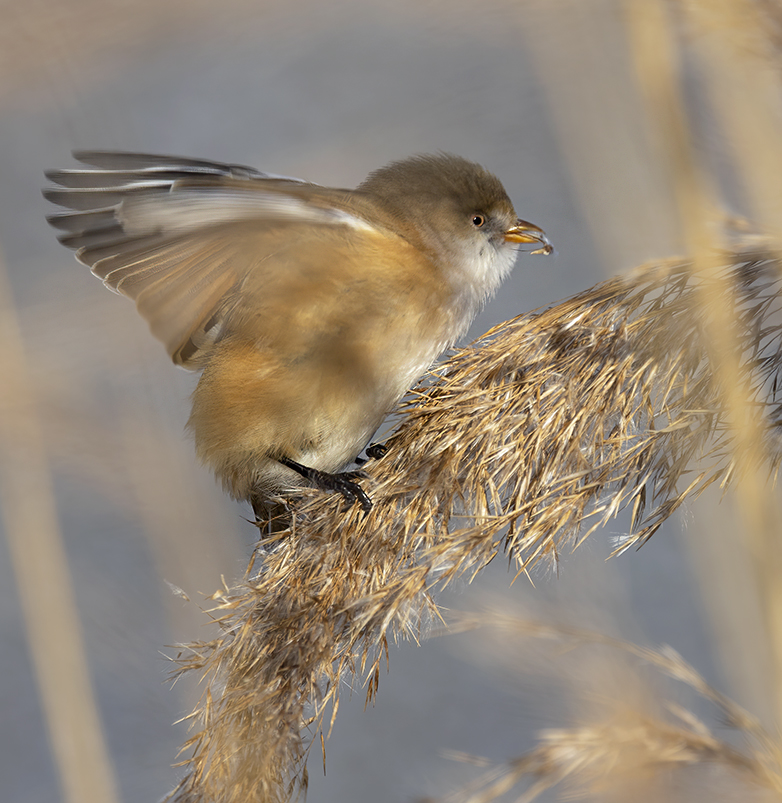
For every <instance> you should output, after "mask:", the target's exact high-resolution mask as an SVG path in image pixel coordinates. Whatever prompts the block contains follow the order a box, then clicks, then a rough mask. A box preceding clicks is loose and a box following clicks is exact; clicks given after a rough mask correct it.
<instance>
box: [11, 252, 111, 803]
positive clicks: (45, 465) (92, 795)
mask: <svg viewBox="0 0 782 803" xmlns="http://www.w3.org/2000/svg"><path fill="white" fill-rule="evenodd" d="M0 366H1V368H0V376H2V384H3V387H2V392H0V500H1V501H2V505H1V506H0V507H1V508H2V518H3V526H4V529H5V533H6V539H7V541H8V547H9V552H10V555H11V561H12V564H13V569H14V574H15V576H16V583H17V589H18V593H19V598H20V601H21V604H22V610H23V612H24V616H25V620H26V628H27V635H28V644H29V647H30V653H31V656H32V662H33V666H34V669H35V673H36V677H37V680H38V688H39V691H40V695H41V698H42V702H43V710H44V715H45V718H46V725H47V729H48V731H49V738H50V741H51V745H52V750H53V754H54V758H55V763H56V765H57V769H58V770H59V775H60V783H61V785H62V791H63V799H64V800H65V801H67V803H114V801H117V800H118V797H117V791H116V790H117V785H116V782H115V779H114V775H113V769H112V765H111V761H110V759H109V754H108V750H107V748H106V744H105V740H104V738H103V732H102V728H101V724H100V717H99V713H98V708H97V704H96V701H95V697H94V693H93V689H92V684H91V680H90V672H89V668H88V663H87V658H86V655H85V650H84V639H83V636H82V630H81V624H80V621H79V614H78V611H77V607H76V600H75V596H74V591H73V587H72V583H71V577H70V573H69V571H68V561H67V557H66V552H65V547H64V545H63V542H62V536H61V532H60V527H59V523H58V518H57V510H56V506H55V500H54V494H53V489H52V480H51V473H50V468H49V458H48V450H47V446H46V441H45V437H44V434H43V431H42V427H41V422H40V420H39V414H38V404H37V399H36V394H35V390H34V387H33V382H32V379H31V377H30V375H29V371H28V368H27V362H26V355H25V351H24V345H23V342H22V336H21V332H20V330H19V322H18V319H17V317H16V311H15V308H14V304H13V300H12V298H11V290H10V286H9V283H8V278H7V273H6V270H5V264H4V261H3V258H2V254H0Z"/></svg>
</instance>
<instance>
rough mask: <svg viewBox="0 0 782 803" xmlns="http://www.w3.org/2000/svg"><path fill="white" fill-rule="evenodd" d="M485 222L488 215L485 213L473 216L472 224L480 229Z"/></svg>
mask: <svg viewBox="0 0 782 803" xmlns="http://www.w3.org/2000/svg"><path fill="white" fill-rule="evenodd" d="M485 222H486V217H485V216H484V215H473V216H472V225H473V226H475V228H476V229H480V228H481V226H483V224H484V223H485Z"/></svg>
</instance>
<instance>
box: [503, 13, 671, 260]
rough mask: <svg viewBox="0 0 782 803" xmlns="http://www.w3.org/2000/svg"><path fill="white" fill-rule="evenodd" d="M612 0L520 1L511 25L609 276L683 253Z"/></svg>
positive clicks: (578, 203)
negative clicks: (516, 22)
mask: <svg viewBox="0 0 782 803" xmlns="http://www.w3.org/2000/svg"><path fill="white" fill-rule="evenodd" d="M620 2H621V0H546V2H533V1H532V0H527V1H526V2H525V3H524V4H523V24H521V25H520V26H519V31H520V33H522V34H523V36H524V42H525V45H526V49H527V51H528V52H529V54H530V56H531V63H532V67H533V69H534V70H535V73H536V75H537V77H538V79H539V81H540V84H541V86H542V88H543V90H544V96H545V99H546V104H547V109H548V116H549V118H550V120H551V124H552V128H553V133H554V135H555V137H556V139H557V141H558V144H559V150H560V153H561V155H562V158H563V160H564V161H565V164H566V171H565V172H566V174H567V176H568V178H569V179H570V181H571V182H572V186H573V189H574V197H575V200H576V203H577V205H578V208H579V210H580V212H581V214H582V216H583V218H584V220H585V221H586V223H587V225H588V227H589V229H590V230H591V233H592V240H593V242H594V245H595V249H596V251H597V253H598V256H599V258H600V260H601V263H602V264H603V266H604V269H605V273H606V274H607V275H614V274H616V273H618V272H621V271H624V270H627V268H628V267H629V266H631V265H636V264H639V263H640V262H643V261H645V260H647V259H650V258H657V257H660V256H662V255H670V254H671V252H672V251H678V250H679V249H680V247H681V246H680V240H679V229H678V221H677V220H676V217H675V216H674V215H673V214H672V213H671V208H670V207H671V205H670V203H669V200H670V187H669V186H668V185H667V184H666V182H665V180H664V177H663V176H661V174H660V172H659V170H657V165H656V164H655V163H654V159H653V158H652V155H651V153H650V147H649V146H650V143H649V138H648V136H647V130H646V129H645V127H644V126H643V124H642V119H641V118H642V111H643V107H642V106H641V104H640V103H639V99H638V97H637V92H636V88H635V85H634V83H633V81H632V76H631V75H630V74H629V70H628V63H627V54H626V52H625V49H624V48H623V47H622V46H621V45H622V41H621V39H622V37H623V35H624V31H623V29H622V25H621V18H620V17H619V14H618V8H619V3H620Z"/></svg>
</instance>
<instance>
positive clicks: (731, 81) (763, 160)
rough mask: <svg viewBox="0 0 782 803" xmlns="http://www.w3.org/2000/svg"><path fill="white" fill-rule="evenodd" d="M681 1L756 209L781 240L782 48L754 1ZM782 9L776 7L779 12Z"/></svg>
mask: <svg viewBox="0 0 782 803" xmlns="http://www.w3.org/2000/svg"><path fill="white" fill-rule="evenodd" d="M682 8H683V9H684V10H685V12H686V17H685V19H686V20H687V21H688V22H689V23H690V26H691V29H692V32H693V37H692V39H693V42H694V44H695V45H696V53H697V54H698V56H699V57H700V60H701V62H702V65H703V70H702V77H703V79H704V81H705V84H706V88H707V90H708V93H709V98H710V100H711V103H712V107H713V108H714V110H715V111H716V113H717V115H718V118H719V120H720V122H721V124H722V127H723V128H724V130H725V133H726V134H727V140H728V143H729V144H730V146H731V147H732V152H733V158H734V159H735V161H736V164H737V166H738V169H739V173H740V176H741V180H742V184H743V189H744V191H745V193H746V196H747V200H748V201H749V203H750V205H751V207H752V214H753V216H754V217H755V218H756V220H757V222H758V223H759V224H761V225H762V226H763V228H764V233H766V234H771V235H774V236H775V238H776V240H777V244H778V245H779V244H780V243H782V182H781V181H780V177H782V103H780V97H781V96H780V90H782V82H781V80H780V79H781V78H782V53H780V51H779V49H778V45H776V44H775V43H774V42H772V41H770V40H769V38H768V36H767V33H766V30H765V29H764V28H765V23H764V20H763V18H762V17H761V16H760V11H761V10H760V8H759V7H758V4H757V3H753V2H748V0H708V2H705V0H701V1H700V2H692V0H691V2H688V3H685V4H683V6H682ZM777 13H778V12H777Z"/></svg>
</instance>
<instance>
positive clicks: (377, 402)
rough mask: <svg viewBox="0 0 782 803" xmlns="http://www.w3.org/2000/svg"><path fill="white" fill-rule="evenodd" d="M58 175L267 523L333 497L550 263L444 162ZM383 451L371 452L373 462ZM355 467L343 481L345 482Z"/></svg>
mask: <svg viewBox="0 0 782 803" xmlns="http://www.w3.org/2000/svg"><path fill="white" fill-rule="evenodd" d="M73 156H74V158H75V159H76V160H78V161H79V162H81V163H82V164H83V165H86V166H87V167H86V168H83V167H82V168H78V169H72V170H52V171H48V172H47V173H46V176H47V178H48V179H50V181H52V182H53V183H55V184H57V185H59V186H58V187H52V188H48V189H46V190H44V195H45V197H46V198H47V199H48V200H50V201H52V202H53V203H55V204H58V205H60V206H62V207H65V208H66V209H67V210H68V211H63V212H59V213H57V214H53V215H50V216H49V217H48V218H47V219H48V221H49V223H51V225H52V226H54V227H55V228H56V229H59V230H60V231H61V232H62V233H61V234H60V235H59V240H60V242H61V243H62V244H63V245H65V246H67V247H69V248H72V249H74V250H75V251H76V258H77V259H78V260H79V261H80V262H82V263H84V264H85V265H88V266H89V267H90V268H91V269H92V272H93V273H94V274H95V275H96V276H98V277H99V278H101V279H102V280H103V282H104V284H105V285H106V286H107V287H109V288H110V289H111V290H114V291H115V292H117V293H121V294H122V295H125V296H128V297H129V298H131V299H133V300H134V301H135V302H136V307H137V309H138V311H139V312H140V313H141V315H142V316H143V317H144V318H145V319H146V321H147V322H148V324H149V326H150V329H151V330H152V333H153V335H155V337H157V338H158V339H159V340H161V341H162V342H163V344H164V345H165V347H166V350H167V351H168V354H169V356H170V357H171V359H172V360H173V361H174V363H176V364H177V365H180V366H182V367H183V368H187V369H191V370H201V371H202V374H201V377H200V380H199V382H198V385H197V387H196V389H195V391H194V393H193V398H192V402H193V405H192V412H191V415H190V419H189V422H188V427H189V428H190V429H191V430H192V432H193V435H194V437H195V444H196V451H197V453H198V455H199V457H200V459H201V460H202V461H203V462H204V463H206V464H207V465H208V466H210V467H211V469H212V470H213V471H214V473H215V474H216V475H217V477H218V478H219V479H220V480H221V481H222V483H223V486H224V488H225V490H226V491H227V492H228V493H229V494H230V495H231V496H232V497H233V498H235V499H237V500H247V501H249V502H250V504H251V505H252V507H253V510H254V512H255V515H256V518H257V519H258V520H259V521H263V520H264V519H265V518H266V517H268V516H269V515H270V511H271V510H273V509H274V507H275V505H277V504H278V503H277V501H275V497H276V495H277V494H279V493H280V492H283V491H285V490H291V489H295V488H296V487H300V486H301V485H305V484H310V485H314V486H316V487H318V488H321V489H324V490H331V491H338V492H340V493H342V494H343V495H344V496H345V497H346V498H347V499H348V500H351V501H358V502H359V503H360V504H361V505H362V507H363V508H364V509H365V510H368V509H369V508H370V507H371V500H370V499H369V497H368V495H367V494H366V493H365V491H364V490H363V489H362V488H361V486H360V484H359V480H360V478H361V473H360V472H357V471H352V472H351V471H346V472H344V471H343V470H344V469H345V468H346V467H347V466H348V465H349V464H351V463H353V462H355V461H356V458H357V456H358V455H359V454H360V452H361V450H362V449H363V448H364V447H365V446H366V445H367V444H368V443H369V441H370V439H371V437H372V435H373V434H374V433H375V431H376V430H377V428H378V427H379V426H380V424H381V422H382V421H383V419H384V417H385V416H386V415H387V414H388V413H389V412H390V410H391V409H392V408H393V406H394V404H395V403H396V402H397V401H398V400H399V399H400V398H401V397H402V395H403V394H404V393H405V392H406V391H407V390H408V389H409V388H410V387H412V385H413V384H414V383H415V381H416V380H417V379H418V378H419V377H420V376H421V375H422V374H423V373H424V372H425V371H426V370H427V369H428V368H429V367H430V365H431V364H432V363H433V362H434V361H435V360H436V358H437V357H438V356H439V355H440V354H441V353H442V352H443V351H444V350H445V349H447V348H448V347H450V346H452V345H453V344H454V342H455V341H456V340H457V339H458V338H459V337H460V336H461V335H463V334H464V333H465V331H466V330H467V328H468V326H469V325H470V323H471V322H472V320H473V318H474V317H475V315H476V314H477V313H478V312H479V310H480V309H481V308H482V307H483V305H484V304H485V302H486V301H487V299H489V298H490V297H491V296H492V295H493V294H494V293H495V292H496V290H497V288H498V287H499V285H500V283H501V282H502V281H503V279H505V277H506V276H507V275H508V273H509V272H510V270H511V268H512V267H513V264H514V262H515V260H516V255H517V250H518V248H519V245H520V244H531V245H532V246H534V249H533V250H531V253H546V254H548V253H551V251H552V247H551V245H550V243H549V241H548V239H547V237H546V235H545V234H544V232H543V231H542V230H541V229H540V228H538V227H537V226H535V225H534V224H532V223H528V222H526V221H524V220H519V219H517V217H516V213H515V212H514V209H513V205H512V204H511V202H510V200H509V198H508V196H507V194H506V192H505V190H504V189H503V186H502V184H501V183H500V182H499V180H498V179H497V178H496V177H495V176H493V175H492V174H491V173H489V172H488V171H486V170H485V169H484V168H482V167H481V166H480V165H478V164H475V163H473V162H469V161H467V160H465V159H462V158H460V157H458V156H453V155H450V154H437V155H419V156H413V157H411V158H408V159H404V160H402V161H397V162H393V163H391V164H389V165H387V166H386V167H383V168H381V169H379V170H376V171H374V172H373V173H370V174H369V176H368V177H367V178H366V180H365V181H364V182H363V183H362V184H360V185H359V186H358V187H357V188H356V189H355V190H347V189H335V188H331V187H322V186H319V185H317V184H312V183H309V182H305V181H301V180H299V179H294V178H288V177H284V176H277V175H273V174H268V173H261V172H259V171H257V170H254V169H252V168H249V167H243V166H239V165H231V164H220V163H218V162H210V161H203V160H198V159H187V158H179V157H172V156H156V155H149V154H139V153H124V152H109V151H106V152H104V151H78V152H74V154H73ZM379 453H380V450H377V451H375V452H371V454H374V455H378V454H379ZM340 472H343V473H340Z"/></svg>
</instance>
